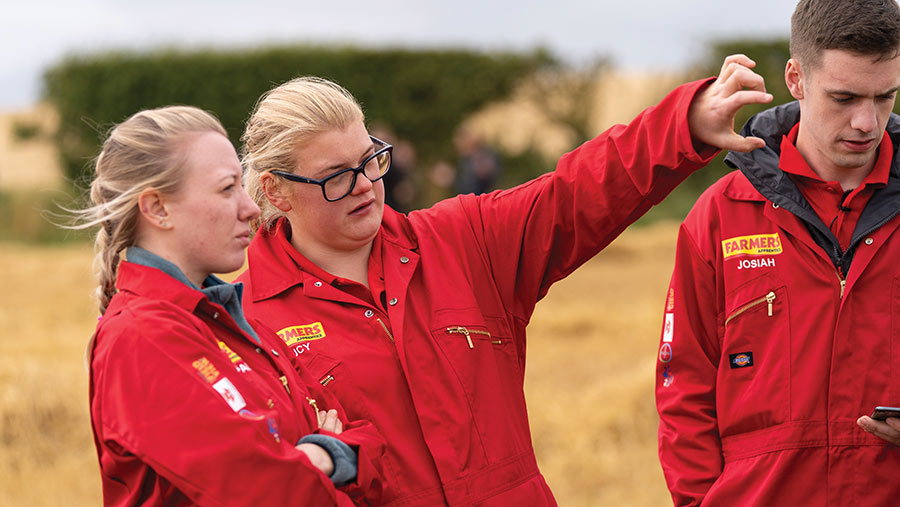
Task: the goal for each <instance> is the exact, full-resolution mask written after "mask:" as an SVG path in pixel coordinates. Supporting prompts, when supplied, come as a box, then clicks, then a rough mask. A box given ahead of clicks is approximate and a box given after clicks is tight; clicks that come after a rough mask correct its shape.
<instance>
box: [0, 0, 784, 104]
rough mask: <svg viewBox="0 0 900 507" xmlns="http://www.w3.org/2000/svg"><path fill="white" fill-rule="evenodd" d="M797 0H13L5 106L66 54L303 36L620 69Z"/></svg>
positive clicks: (3, 75)
mask: <svg viewBox="0 0 900 507" xmlns="http://www.w3.org/2000/svg"><path fill="white" fill-rule="evenodd" d="M794 5H795V2H794V1H793V0H754V1H750V2H736V1H733V0H643V1H629V0H616V1H613V0H556V1H548V0H544V1H542V2H535V1H529V0H524V1H519V2H499V1H492V0H454V1H452V2H437V1H433V2H429V1H427V0H424V1H423V0H416V1H413V0H368V1H360V0H326V1H317V2H307V1H303V0H254V1H244V2H241V1H237V0H198V1H192V0H70V1H50V0H6V1H5V2H4V6H3V11H2V15H0V17H2V19H0V56H2V61H0V109H2V110H9V109H17V108H21V107H27V106H28V105H29V104H31V103H33V102H34V101H35V100H37V99H38V97H39V94H40V84H41V73H42V71H43V69H45V68H47V67H48V66H50V65H52V64H53V63H55V62H57V61H59V60H60V59H61V58H62V57H63V56H64V55H66V54H73V53H86V52H96V51H102V50H105V49H114V48H115V49H122V48H126V49H137V50H145V49H151V48H155V47H160V46H164V47H177V48H185V49H189V48H195V47H203V48H208V47H238V48H244V47H252V46H258V45H264V44H281V43H296V42H313V43H330V42H341V43H352V44H358V45H365V46H386V45H390V46H397V45H400V46H408V47H435V46H439V47H443V46H453V47H466V48H475V49H487V50H497V49H501V50H502V49H507V50H528V49H532V48H534V47H537V46H539V45H540V46H544V47H547V48H548V49H550V50H551V51H552V52H553V53H554V54H556V55H557V56H559V57H562V58H565V59H569V60H571V61H574V62H578V61H585V60H588V59H590V58H593V57H596V56H609V57H612V59H613V62H614V63H615V65H616V66H617V67H618V68H623V69H632V70H638V69H645V70H666V69H677V68H679V67H682V66H685V65H689V64H691V63H693V62H696V61H697V60H698V59H700V58H701V56H702V51H703V49H704V48H705V47H706V43H707V42H708V41H709V40H718V39H721V38H730V37H738V36H757V37H773V36H787V34H788V32H789V27H790V21H789V19H790V14H791V12H792V11H793V7H794Z"/></svg>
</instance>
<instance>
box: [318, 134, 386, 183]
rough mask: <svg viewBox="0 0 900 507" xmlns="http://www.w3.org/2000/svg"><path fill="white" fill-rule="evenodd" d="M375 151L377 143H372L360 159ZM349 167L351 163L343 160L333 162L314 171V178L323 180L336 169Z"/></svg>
mask: <svg viewBox="0 0 900 507" xmlns="http://www.w3.org/2000/svg"><path fill="white" fill-rule="evenodd" d="M370 152H371V153H370ZM374 152H375V143H372V144H371V146H370V147H369V149H367V150H366V151H365V153H363V156H362V157H360V158H359V161H360V162H362V159H364V158H366V157H368V156H369V155H371V154H372V153H374ZM348 167H351V166H350V165H347V164H345V163H343V162H340V163H337V164H333V165H330V166H328V167H324V168H322V169H319V170H318V171H316V172H315V173H314V174H315V176H314V178H315V179H317V180H321V179H322V178H325V177H326V176H329V175H331V173H333V172H335V171H338V170H340V169H347V168H348ZM353 167H356V166H353Z"/></svg>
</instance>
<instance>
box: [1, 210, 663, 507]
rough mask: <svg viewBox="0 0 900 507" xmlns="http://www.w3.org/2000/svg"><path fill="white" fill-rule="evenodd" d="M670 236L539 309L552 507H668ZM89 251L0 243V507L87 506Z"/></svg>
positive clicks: (603, 261) (537, 365) (641, 241)
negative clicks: (660, 378) (662, 340)
mask: <svg viewBox="0 0 900 507" xmlns="http://www.w3.org/2000/svg"><path fill="white" fill-rule="evenodd" d="M675 232H676V226H675V225H674V224H672V223H668V224H656V225H652V226H647V227H641V228H633V229H630V230H628V231H626V233H625V234H624V235H623V236H622V237H621V238H619V239H618V240H617V241H616V242H615V243H613V244H612V245H611V246H610V247H608V248H607V249H606V250H605V251H604V252H602V253H601V254H600V255H599V256H597V257H596V258H595V259H593V260H592V261H590V262H589V263H588V264H586V265H585V266H583V267H582V268H580V269H579V270H578V271H576V272H575V273H574V274H573V275H572V276H570V277H569V278H567V279H566V280H563V281H561V282H559V283H558V284H556V285H555V286H554V287H553V288H552V289H551V291H550V293H549V295H548V296H547V297H546V298H545V300H544V301H542V302H541V303H539V304H538V307H537V311H536V312H535V314H534V318H533V320H532V323H531V324H530V326H529V345H528V367H527V373H526V393H527V397H528V404H529V407H530V417H531V425H532V434H533V438H534V444H535V448H536V450H537V455H538V460H539V462H540V465H541V469H542V470H543V472H544V474H545V475H546V477H547V480H548V481H549V483H550V486H551V487H552V489H553V491H554V493H555V494H556V496H557V499H558V501H559V503H560V505H563V506H582V505H585V506H586V505H631V506H657V505H665V504H666V503H668V502H669V499H668V494H667V492H666V489H665V485H664V483H663V479H662V472H661V471H660V468H659V464H658V463H657V460H656V424H657V417H656V412H655V409H654V404H653V364H654V359H655V356H656V345H657V340H658V336H659V325H660V321H661V307H662V303H663V300H664V291H665V288H666V285H667V283H668V277H669V274H670V270H671V267H672V259H673V246H674V240H675ZM91 256H92V254H91V251H90V247H89V246H87V245H76V246H65V247H52V248H51V247H33V246H21V245H17V244H3V243H0V266H2V267H0V270H2V274H3V276H2V277H0V280H2V283H3V284H4V290H3V291H2V292H0V303H2V304H0V330H2V340H0V358H2V361H0V505H33V506H43V505H97V504H99V503H100V498H101V495H100V481H99V474H98V469H97V462H96V455H95V453H94V449H93V442H92V440H91V432H90V423H89V415H88V410H87V376H86V373H85V368H84V360H83V351H84V347H85V344H86V342H87V340H88V337H89V336H90V334H91V332H92V330H93V327H94V323H95V322H96V310H95V308H94V305H93V300H92V294H93V281H92V276H91V272H90V263H91ZM258 479H259V480H264V478H258Z"/></svg>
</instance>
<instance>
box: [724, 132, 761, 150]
mask: <svg viewBox="0 0 900 507" xmlns="http://www.w3.org/2000/svg"><path fill="white" fill-rule="evenodd" d="M732 134H734V132H732ZM720 144H721V146H722V149H725V150H729V151H739V152H742V153H747V152H750V151H753V150H756V149H759V148H763V147H765V145H766V142H765V141H763V140H762V139H760V138H758V137H744V136H740V135H738V134H734V135H732V136H729V138H728V139H727V140H725V141H723V142H722V143H720Z"/></svg>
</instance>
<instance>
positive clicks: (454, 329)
mask: <svg viewBox="0 0 900 507" xmlns="http://www.w3.org/2000/svg"><path fill="white" fill-rule="evenodd" d="M447 332H448V333H450V334H453V333H459V334H462V335H464V336H465V337H466V343H468V344H469V348H470V349H474V348H475V344H474V343H472V337H471V336H469V335H471V334H480V335H484V336H487V337H488V338H490V337H491V333H490V332H489V331H482V330H481V329H468V328H465V327H462V326H456V327H448V328H447ZM491 343H496V344H498V345H499V344H500V340H491Z"/></svg>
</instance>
